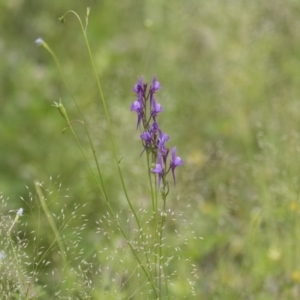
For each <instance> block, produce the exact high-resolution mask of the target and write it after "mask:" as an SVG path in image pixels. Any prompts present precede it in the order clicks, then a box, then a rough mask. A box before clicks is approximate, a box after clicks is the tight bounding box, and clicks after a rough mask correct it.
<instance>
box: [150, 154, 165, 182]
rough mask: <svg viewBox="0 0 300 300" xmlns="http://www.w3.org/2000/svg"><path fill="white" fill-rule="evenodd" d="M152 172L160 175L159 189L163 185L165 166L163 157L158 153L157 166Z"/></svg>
mask: <svg viewBox="0 0 300 300" xmlns="http://www.w3.org/2000/svg"><path fill="white" fill-rule="evenodd" d="M151 172H152V173H156V174H158V182H157V186H158V188H159V187H160V183H161V179H162V176H163V173H164V169H163V164H162V157H161V154H160V153H158V156H157V164H156V166H155V168H154V169H152V170H151Z"/></svg>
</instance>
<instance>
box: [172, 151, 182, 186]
mask: <svg viewBox="0 0 300 300" xmlns="http://www.w3.org/2000/svg"><path fill="white" fill-rule="evenodd" d="M182 164H183V161H182V159H181V158H180V157H179V156H176V147H173V148H172V159H171V164H170V168H171V170H172V175H173V179H174V184H176V180H175V168H176V167H177V166H181V165H182Z"/></svg>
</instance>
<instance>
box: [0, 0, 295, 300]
mask: <svg viewBox="0 0 300 300" xmlns="http://www.w3.org/2000/svg"><path fill="white" fill-rule="evenodd" d="M86 6H91V15H90V19H89V28H88V37H89V40H90V44H91V48H92V52H93V54H94V58H95V63H96V67H97V72H98V74H99V76H100V79H101V82H102V85H103V92H104V95H105V98H106V100H107V104H108V110H109V112H110V115H111V118H112V127H113V130H114V132H115V136H116V144H117V149H118V153H119V155H120V157H122V156H124V158H123V159H122V162H121V166H122V170H123V172H124V178H125V183H126V185H127V187H128V189H129V194H130V197H131V198H132V199H133V200H134V206H135V207H137V208H138V209H139V208H141V210H142V211H141V212H140V214H141V216H143V217H144V218H145V219H147V218H148V217H149V216H148V215H147V212H146V211H148V209H149V208H150V207H151V200H150V198H149V193H148V185H147V181H146V180H147V174H146V162H145V157H142V158H140V152H141V144H140V141H139V132H138V131H136V129H135V124H136V116H135V115H134V113H132V112H130V111H129V109H130V104H131V103H132V101H133V100H134V94H133V93H132V92H131V88H132V86H133V84H134V83H135V82H136V80H137V78H138V77H139V76H140V75H144V76H145V79H146V80H147V81H150V80H151V79H152V76H153V74H156V75H157V76H158V79H159V81H160V82H161V84H162V86H163V89H162V91H160V93H159V94H158V95H157V97H158V100H159V101H160V103H161V104H162V105H163V108H164V113H163V115H161V116H160V119H159V120H160V122H161V124H162V126H163V127H164V128H165V131H166V132H168V133H169V134H170V136H171V139H170V142H169V143H170V145H177V150H178V152H179V153H180V156H181V157H182V158H183V160H184V162H185V165H184V166H183V167H182V168H181V169H179V170H178V173H177V175H178V177H177V185H176V188H175V189H174V188H172V191H171V194H170V197H169V198H168V203H167V206H168V209H170V213H168V214H169V215H170V217H168V221H167V224H166V232H165V236H166V238H167V241H166V249H167V251H168V253H169V256H170V257H171V256H172V257H173V259H172V260H171V261H170V263H169V266H168V268H169V269H168V272H169V273H170V274H171V278H170V286H169V289H170V295H171V299H222V300H223V299H230V300H231V299H255V300H256V299H262V300H265V299H272V300H273V299H298V298H299V294H300V261H299V258H300V257H299V254H298V253H299V249H298V248H299V247H298V243H299V233H300V228H299V221H298V219H299V212H300V203H299V167H300V164H299V151H300V150H299V149H300V134H299V128H300V121H299V120H300V118H299V111H300V104H299V103H300V102H299V95H300V51H299V50H300V39H299V32H300V31H299V29H300V21H299V20H300V18H299V16H300V10H299V9H300V3H298V2H297V1H292V0H288V1H285V2H281V1H277V0H275V1H271V2H270V1H269V2H268V1H264V2H262V1H251V2H241V1H226V2H224V1H216V0H214V1H192V0H189V1H185V2H182V1H176V0H175V1H172V3H171V2H168V1H150V0H148V1H128V0H125V1H122V2H120V3H119V2H112V1H103V2H96V1H87V2H86V3H84V4H81V3H73V2H72V1H64V2H63V4H60V3H54V4H53V3H50V2H47V1H39V3H38V4H37V3H31V2H30V1H29V2H28V1H26V2H25V1H4V2H2V3H1V4H0V15H1V18H0V20H1V21H0V22H1V28H5V31H3V35H2V37H1V41H0V53H1V57H2V58H4V59H2V62H1V71H0V82H1V88H0V99H1V100H0V115H1V118H0V120H1V121H0V136H1V142H0V149H1V150H0V153H1V155H0V170H1V171H0V172H1V173H0V175H1V176H0V191H2V195H3V196H2V198H1V201H2V205H1V210H0V211H1V219H0V224H1V226H0V235H1V239H0V241H1V242H0V251H5V253H7V254H9V253H10V254H12V255H11V256H6V258H5V259H6V261H7V264H1V261H0V274H4V275H0V284H1V290H0V293H2V295H1V297H0V298H1V299H2V298H3V299H14V298H13V294H10V296H6V295H9V293H16V294H17V295H18V293H21V292H22V291H20V290H19V289H18V288H17V287H19V286H20V285H21V286H23V287H24V288H25V290H26V289H28V293H27V296H28V297H29V296H30V295H31V297H32V298H33V299H34V298H38V299H56V298H57V297H58V296H56V295H55V293H56V292H60V294H59V296H60V297H61V298H66V297H67V295H68V293H69V290H68V289H70V290H72V293H73V294H72V295H73V298H74V299H76V297H77V299H90V298H93V299H148V298H147V297H148V296H147V294H145V293H146V291H148V290H149V288H148V286H147V281H146V280H145V278H144V277H143V276H142V273H141V270H139V268H138V267H137V264H136V262H135V261H134V259H133V257H132V254H131V252H130V250H129V249H128V247H127V246H126V244H125V243H124V240H123V239H122V238H121V237H120V234H119V232H118V230H117V227H116V225H115V224H113V222H112V221H111V219H110V217H108V215H107V207H106V206H105V199H104V198H103V196H101V194H100V193H99V190H98V189H97V185H96V184H95V183H94V180H93V177H92V176H91V174H90V172H89V169H88V167H87V165H86V164H85V161H84V159H83V157H82V156H81V153H80V150H79V149H78V148H77V147H76V143H75V141H74V140H73V138H72V135H71V132H70V130H66V131H65V133H63V134H62V133H61V131H62V130H63V129H64V128H65V127H66V125H65V122H64V120H63V118H61V116H60V115H59V114H58V113H57V111H56V109H55V108H54V107H52V106H51V105H52V103H53V102H54V101H55V102H58V101H59V99H60V98H61V99H62V101H63V104H64V105H65V107H66V109H67V111H68V114H69V118H70V120H78V119H80V116H78V113H77V110H76V107H74V104H73V102H72V99H71V97H70V95H69V93H68V91H67V89H66V88H65V86H64V84H63V81H62V80H61V77H60V74H59V72H58V70H57V68H56V66H55V64H54V62H53V61H52V59H51V57H50V56H49V55H48V54H47V53H46V51H43V50H42V49H41V48H38V47H36V45H35V44H34V40H35V39H36V38H37V37H42V38H43V39H45V40H46V41H47V43H48V44H49V45H50V46H51V48H52V49H53V50H54V51H55V52H56V54H57V55H58V56H59V59H60V61H61V63H62V68H63V70H64V72H65V73H66V76H67V79H68V80H69V82H70V86H71V89H72V91H73V93H74V95H75V96H76V99H78V103H79V106H80V109H81V111H82V112H83V113H84V115H85V117H86V119H87V124H88V128H89V130H90V133H91V136H92V140H93V141H94V143H95V145H96V155H97V157H98V158H99V162H100V163H101V165H102V168H103V174H104V182H105V185H106V186H107V187H108V190H109V193H110V198H111V199H112V202H111V204H112V207H113V209H114V211H116V212H117V213H118V215H119V216H120V221H121V223H122V226H124V228H126V233H132V232H133V230H134V226H133V219H132V217H131V215H129V213H128V207H127V203H126V199H125V198H124V195H123V193H122V189H121V185H120V183H119V181H118V179H117V176H118V175H117V169H116V168H115V167H114V165H113V163H112V161H113V156H112V154H111V150H110V142H109V139H108V128H107V126H106V124H105V122H104V111H103V108H102V106H101V103H100V101H99V98H98V94H97V93H98V91H97V85H96V82H95V81H94V79H93V74H92V70H91V68H90V66H89V61H88V54H87V53H86V50H85V46H84V40H83V38H82V35H81V34H80V28H79V26H78V24H77V22H76V20H75V18H72V17H70V16H68V18H67V22H66V23H65V24H63V25H62V24H58V23H57V18H58V17H60V16H61V15H62V14H63V13H64V12H65V11H67V10H68V9H74V10H76V11H77V12H78V13H79V14H80V15H81V16H84V14H85V9H86ZM74 128H75V130H76V132H77V134H78V136H79V139H80V141H81V143H82V145H83V149H84V151H86V153H88V157H87V158H88V161H89V162H91V163H92V153H91V151H89V146H88V141H87V139H86V136H85V134H84V130H83V127H82V125H81V124H80V122H75V123H74ZM92 164H93V163H92ZM92 167H93V168H94V167H95V166H94V165H92ZM50 176H52V179H51V180H50V179H49V178H50ZM58 176H59V178H58ZM54 178H55V179H54ZM35 180H38V181H40V182H44V184H43V193H44V195H45V196H46V198H47V204H48V207H49V209H50V210H51V212H52V213H54V214H55V215H54V216H53V217H54V220H55V222H56V226H57V228H58V230H59V232H60V234H61V236H62V240H63V241H64V243H65V246H67V245H68V246H69V249H68V250H66V251H67V254H68V258H69V261H70V268H72V267H73V268H74V270H75V271H74V277H73V278H71V279H70V278H69V279H70V280H69V281H68V280H67V281H66V282H65V281H64V280H63V277H60V276H61V275H62V273H61V272H62V270H61V269H60V264H61V257H60V256H59V254H58V253H59V248H58V245H57V244H56V243H55V242H53V241H54V240H55V235H54V234H53V231H52V229H51V227H50V225H49V222H48V220H47V218H46V216H45V214H44V212H43V208H42V207H41V204H40V202H39V201H38V197H37V194H36V191H35V188H34V181H35ZM60 183H62V186H60ZM25 186H28V188H26V187H25ZM66 195H67V196H68V197H66ZM20 197H21V199H20ZM8 198H9V199H8ZM22 199H23V200H22ZM20 207H23V208H24V216H22V217H21V219H20V220H19V222H18V223H17V224H16V225H15V227H14V230H13V235H12V240H13V243H14V244H15V247H16V249H17V256H16V257H15V256H14V255H13V253H12V252H11V251H12V250H11V242H10V241H9V239H8V237H7V235H6V231H5V230H6V229H8V228H9V227H10V225H11V224H12V222H13V220H14V218H15V212H16V210H17V209H19V208H20ZM12 210H14V211H12ZM172 213H174V215H172ZM63 215H64V217H63ZM128 218H129V221H128V222H127V219H128ZM33 231H34V233H32V232H33ZM5 247H7V248H5ZM0 253H1V252H0ZM39 253H40V254H39ZM43 255H45V257H43ZM7 257H8V258H7ZM42 257H43V258H44V259H45V261H44V262H43V260H41V261H40V260H39V259H40V258H42ZM37 261H38V262H39V265H38V267H37V266H36V265H35V263H36V262H37ZM47 262H50V263H47ZM16 264H19V266H20V270H23V272H24V274H23V276H20V272H19V271H20V270H18V269H16V268H14V266H16ZM4 268H5V269H4ZM11 269H14V272H12V273H11V274H9V272H8V271H9V270H11ZM33 271H34V272H36V274H35V273H31V272H33ZM8 274H9V276H8ZM53 274H54V275H53ZM20 278H21V279H22V280H23V281H22V280H21V284H20ZM24 278H28V282H30V283H31V284H30V286H29V288H28V286H27V285H26V284H25V285H24ZM33 279H37V281H34V280H33ZM72 281H73V283H74V282H75V283H76V284H73V285H72ZM136 282H139V283H140V284H139V286H137V284H136ZM15 288H16V290H15ZM142 293H143V294H142ZM23 295H24V294H23ZM37 295H39V296H37ZM131 295H132V296H131ZM5 297H7V298H5ZM130 297H131V298H130ZM149 297H150V296H149ZM16 299H18V296H16ZM150 299H151V298H150Z"/></svg>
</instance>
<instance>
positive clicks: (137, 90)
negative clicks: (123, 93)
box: [132, 77, 144, 94]
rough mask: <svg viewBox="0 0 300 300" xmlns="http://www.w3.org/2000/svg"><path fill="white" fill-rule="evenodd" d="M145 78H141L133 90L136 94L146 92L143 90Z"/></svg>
mask: <svg viewBox="0 0 300 300" xmlns="http://www.w3.org/2000/svg"><path fill="white" fill-rule="evenodd" d="M143 86H144V85H143V77H140V78H139V80H138V82H137V84H136V85H135V86H134V88H133V89H132V90H133V91H134V92H135V93H137V94H140V93H142V92H143V91H144V89H143Z"/></svg>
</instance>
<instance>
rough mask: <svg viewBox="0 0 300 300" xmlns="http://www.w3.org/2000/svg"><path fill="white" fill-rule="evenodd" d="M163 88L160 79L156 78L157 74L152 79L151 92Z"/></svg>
mask: <svg viewBox="0 0 300 300" xmlns="http://www.w3.org/2000/svg"><path fill="white" fill-rule="evenodd" d="M160 89H161V85H160V83H159V81H157V80H156V75H155V76H154V77H153V79H152V85H151V87H150V93H151V94H154V93H155V92H156V91H158V90H160Z"/></svg>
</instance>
